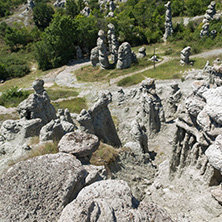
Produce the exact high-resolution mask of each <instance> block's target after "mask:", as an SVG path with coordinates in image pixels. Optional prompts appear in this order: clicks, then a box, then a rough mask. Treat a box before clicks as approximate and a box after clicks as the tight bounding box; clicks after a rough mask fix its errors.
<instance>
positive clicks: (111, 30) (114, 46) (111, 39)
mask: <svg viewBox="0 0 222 222" xmlns="http://www.w3.org/2000/svg"><path fill="white" fill-rule="evenodd" d="M107 35H108V36H107V39H108V44H109V52H110V53H111V58H112V61H113V63H114V64H116V63H117V59H118V48H119V43H118V41H117V39H116V35H115V26H114V25H113V24H111V23H109V24H108V33H107Z"/></svg>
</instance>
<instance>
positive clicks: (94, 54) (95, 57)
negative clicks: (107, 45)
mask: <svg viewBox="0 0 222 222" xmlns="http://www.w3.org/2000/svg"><path fill="white" fill-rule="evenodd" d="M90 61H91V63H92V66H93V67H95V66H96V65H97V64H99V50H98V47H97V46H96V47H95V48H93V49H92V50H91V54H90Z"/></svg>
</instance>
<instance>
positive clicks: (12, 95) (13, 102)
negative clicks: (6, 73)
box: [0, 86, 30, 107]
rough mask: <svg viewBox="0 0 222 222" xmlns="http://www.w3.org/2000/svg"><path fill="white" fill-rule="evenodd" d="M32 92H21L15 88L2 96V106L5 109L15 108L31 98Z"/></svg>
mask: <svg viewBox="0 0 222 222" xmlns="http://www.w3.org/2000/svg"><path fill="white" fill-rule="evenodd" d="M29 94H30V92H28V91H23V90H19V89H18V87H17V86H14V87H12V88H10V89H8V90H6V91H4V92H3V93H2V95H1V96H0V105H1V106H5V107H15V106H18V104H19V103H20V102H21V101H23V100H24V99H26V98H27V97H28V96H29Z"/></svg>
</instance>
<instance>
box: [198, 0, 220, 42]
mask: <svg viewBox="0 0 222 222" xmlns="http://www.w3.org/2000/svg"><path fill="white" fill-rule="evenodd" d="M215 7H216V2H215V1H212V2H211V3H210V5H209V6H208V8H207V11H206V13H205V15H204V19H203V26H202V30H201V31H200V37H201V38H203V37H204V36H208V35H209V26H210V21H211V20H213V17H214V15H215V14H216V9H215Z"/></svg>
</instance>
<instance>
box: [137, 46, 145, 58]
mask: <svg viewBox="0 0 222 222" xmlns="http://www.w3.org/2000/svg"><path fill="white" fill-rule="evenodd" d="M138 52H139V54H138V55H137V57H138V58H140V59H141V58H144V57H145V56H146V48H145V47H144V46H143V47H141V48H139V50H138Z"/></svg>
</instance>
